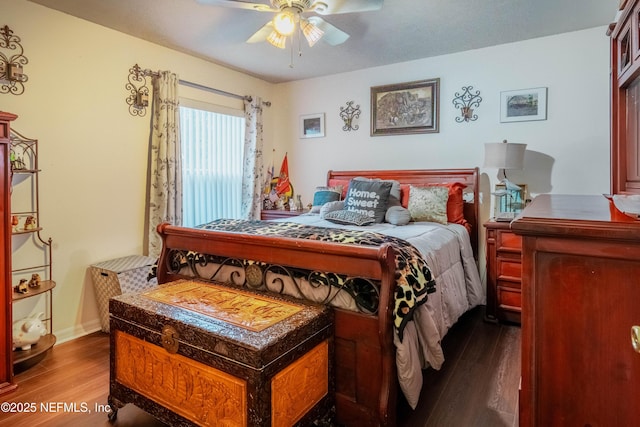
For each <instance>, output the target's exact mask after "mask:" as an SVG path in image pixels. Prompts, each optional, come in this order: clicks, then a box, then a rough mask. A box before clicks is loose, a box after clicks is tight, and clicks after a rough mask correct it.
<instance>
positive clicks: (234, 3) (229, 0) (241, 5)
mask: <svg viewBox="0 0 640 427" xmlns="http://www.w3.org/2000/svg"><path fill="white" fill-rule="evenodd" d="M196 1H197V2H198V3H200V4H205V5H208V6H222V7H233V8H236V9H249V10H257V11H258V12H277V11H278V9H274V8H272V7H271V6H269V5H266V4H262V3H252V2H248V1H242V0H196Z"/></svg>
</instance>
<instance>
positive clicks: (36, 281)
mask: <svg viewBox="0 0 640 427" xmlns="http://www.w3.org/2000/svg"><path fill="white" fill-rule="evenodd" d="M38 286H40V275H39V274H38V273H34V274H32V275H31V280H29V287H30V288H37V287H38Z"/></svg>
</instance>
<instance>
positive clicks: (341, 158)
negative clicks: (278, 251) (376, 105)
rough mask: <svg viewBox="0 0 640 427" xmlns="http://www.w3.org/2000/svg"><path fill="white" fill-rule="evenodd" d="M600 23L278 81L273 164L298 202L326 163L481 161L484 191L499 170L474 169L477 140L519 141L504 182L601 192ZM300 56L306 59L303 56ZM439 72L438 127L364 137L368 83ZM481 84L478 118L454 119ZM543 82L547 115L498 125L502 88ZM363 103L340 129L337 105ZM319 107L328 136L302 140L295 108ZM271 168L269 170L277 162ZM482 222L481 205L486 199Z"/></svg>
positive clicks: (604, 113) (604, 73)
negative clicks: (464, 97) (285, 164)
mask: <svg viewBox="0 0 640 427" xmlns="http://www.w3.org/2000/svg"><path fill="white" fill-rule="evenodd" d="M605 31H606V28H604V27H602V28H594V29H589V30H584V31H578V32H572V33H565V34H561V35H557V36H552V37H544V38H538V39H532V40H528V41H524V42H518V43H510V44H504V45H499V46H494V47H489V48H484V49H478V50H473V51H467V52H461V53H456V54H452V55H445V56H439V57H435V58H425V59H421V60H416V61H411V62H406V63H401V64H394V65H389V66H383V67H377V68H370V69H366V70H361V71H354V72H350V73H344V74H339V75H333V76H329V77H323V78H317V79H310V80H304V81H297V82H293V83H286V84H280V85H278V89H277V99H276V100H275V101H276V103H277V104H278V105H286V109H284V110H283V109H279V111H278V113H279V114H278V116H277V119H278V124H277V125H276V130H275V132H276V138H277V140H278V141H283V142H284V145H283V146H282V147H280V148H279V150H280V153H278V155H277V156H276V165H277V166H278V165H279V163H278V162H279V161H280V160H279V159H280V158H281V156H282V154H283V153H284V152H288V154H289V156H288V157H289V171H290V174H291V176H292V177H291V179H292V182H293V184H294V186H295V189H296V190H297V192H299V193H300V194H302V196H303V200H305V203H307V202H309V201H310V200H311V198H312V195H313V189H314V187H315V186H317V185H322V184H323V183H324V181H325V176H326V171H327V170H328V169H359V168H362V169H403V168H405V169H406V168H455V167H475V166H479V167H480V168H481V172H482V173H483V174H484V175H483V182H484V185H483V191H484V193H485V194H486V193H487V190H488V189H489V181H491V185H493V184H494V183H495V181H496V175H497V170H495V169H488V170H484V169H483V168H482V166H483V162H484V143H486V142H500V141H502V140H504V139H507V140H508V141H510V142H520V143H525V144H527V153H526V156H525V168H524V170H522V171H513V172H510V173H509V176H510V178H512V180H514V181H519V182H523V183H527V184H529V188H530V190H531V191H532V192H533V193H549V192H551V193H594V194H598V193H606V192H608V191H609V44H608V43H609V39H608V37H607V36H606V34H605ZM302 60H304V58H303V59H302ZM431 78H440V88H441V96H440V132H439V133H435V134H423V135H402V136H376V137H371V136H370V112H371V107H370V87H371V86H377V85H385V84H392V83H401V82H409V81H414V80H423V79H431ZM468 85H472V86H473V87H474V90H479V91H480V92H481V96H482V98H483V101H482V102H481V104H480V107H479V108H477V109H476V113H477V115H478V120H477V121H475V122H468V123H457V122H456V121H455V117H456V116H457V115H459V110H456V109H455V108H454V107H453V103H452V100H453V98H454V96H455V93H456V92H461V91H462V87H463V86H468ZM535 87H547V88H548V119H547V120H544V121H530V122H518V123H500V92H501V91H508V90H517V89H526V88H535ZM347 101H355V103H356V104H359V105H360V107H361V109H362V114H361V116H360V120H359V125H360V129H359V130H357V131H351V132H345V131H343V130H342V126H343V123H342V121H341V119H340V117H339V111H340V107H344V106H346V102H347ZM310 113H325V115H326V119H325V122H326V137H325V138H313V139H300V138H299V137H298V134H299V129H298V120H299V115H301V114H310ZM277 166H276V167H277ZM484 205H485V207H484V209H483V214H484V218H486V217H487V216H488V215H489V208H488V207H487V206H486V203H485V204H484Z"/></svg>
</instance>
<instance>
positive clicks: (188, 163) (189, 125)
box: [180, 100, 244, 227]
mask: <svg viewBox="0 0 640 427" xmlns="http://www.w3.org/2000/svg"><path fill="white" fill-rule="evenodd" d="M181 103H182V104H187V106H181V107H180V137H181V140H182V142H181V144H182V146H181V150H182V210H183V225H184V226H185V227H194V226H197V225H201V224H205V223H207V222H210V221H213V220H216V219H219V218H240V207H241V202H242V164H243V152H244V116H243V112H242V111H236V110H231V111H228V110H224V112H215V111H209V110H208V109H203V108H202V105H198V106H197V108H192V106H191V105H189V103H185V102H183V100H181ZM210 107H213V106H210ZM218 110H220V109H218Z"/></svg>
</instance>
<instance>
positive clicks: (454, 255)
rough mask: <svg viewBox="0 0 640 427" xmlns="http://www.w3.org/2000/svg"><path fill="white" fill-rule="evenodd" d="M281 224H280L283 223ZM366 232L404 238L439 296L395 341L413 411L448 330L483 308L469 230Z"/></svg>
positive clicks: (432, 227) (382, 228)
mask: <svg viewBox="0 0 640 427" xmlns="http://www.w3.org/2000/svg"><path fill="white" fill-rule="evenodd" d="M279 221H280V220H279ZM281 221H292V222H297V223H302V224H307V225H315V226H322V227H334V228H335V227H340V228H349V229H355V230H362V229H363V227H357V226H343V225H337V224H333V223H331V222H329V221H326V220H323V219H320V217H319V215H300V216H298V217H293V218H286V219H282V220H281ZM365 228H366V229H367V230H371V231H375V232H379V233H383V234H388V235H390V236H394V237H398V238H401V239H404V240H406V241H408V242H409V243H411V244H412V245H414V246H415V247H416V248H417V249H418V250H419V251H420V252H421V253H422V254H423V256H424V257H425V260H426V261H427V264H428V265H429V268H430V269H431V273H432V274H433V276H434V278H435V281H436V292H435V293H432V294H429V298H428V301H427V303H426V304H423V305H422V306H420V307H419V308H418V309H417V310H416V311H415V314H414V321H413V322H409V323H408V324H407V326H406V327H405V330H404V338H403V340H402V342H400V340H399V339H398V336H397V335H396V336H395V339H394V342H395V345H396V365H397V368H398V379H399V382H400V388H401V389H402V391H403V393H404V395H405V396H406V398H407V401H408V402H409V404H410V405H411V407H412V408H415V407H416V405H417V403H418V398H419V396H420V390H421V389H422V369H424V368H427V367H429V366H430V367H432V368H434V369H440V367H441V366H442V363H443V362H444V355H443V352H442V348H441V346H440V343H441V341H442V338H443V337H444V336H445V334H446V333H447V331H448V330H449V328H451V326H452V325H453V324H454V323H455V322H456V321H457V320H458V318H459V317H460V316H461V315H462V314H463V313H465V312H466V311H468V310H469V309H471V308H473V307H475V306H477V305H480V304H484V303H485V292H484V288H483V286H482V283H481V280H480V275H479V274H478V267H477V264H476V262H475V259H474V258H473V250H472V248H471V242H470V239H469V233H468V232H467V230H466V229H465V228H464V227H463V226H461V225H458V224H449V225H446V226H445V225H441V224H436V223H432V222H417V223H413V222H412V223H410V224H408V225H404V226H396V225H392V224H388V223H382V224H374V225H370V226H367V227H365Z"/></svg>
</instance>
